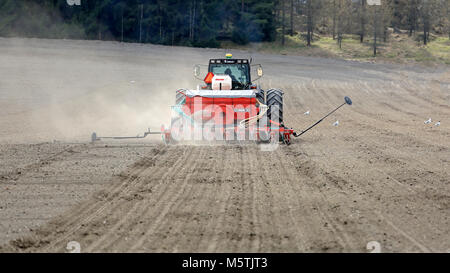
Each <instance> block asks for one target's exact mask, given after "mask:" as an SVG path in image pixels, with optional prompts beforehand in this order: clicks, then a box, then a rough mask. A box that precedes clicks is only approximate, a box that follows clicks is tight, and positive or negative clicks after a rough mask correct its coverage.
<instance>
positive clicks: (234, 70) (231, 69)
mask: <svg viewBox="0 0 450 273" xmlns="http://www.w3.org/2000/svg"><path fill="white" fill-rule="evenodd" d="M209 69H210V72H212V73H213V74H214V75H228V76H230V77H231V80H232V82H233V85H234V84H236V83H238V84H239V85H241V86H246V85H248V84H249V83H250V75H249V66H248V64H210V67H209Z"/></svg>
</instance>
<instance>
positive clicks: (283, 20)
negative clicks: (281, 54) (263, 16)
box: [281, 0, 286, 46]
mask: <svg viewBox="0 0 450 273" xmlns="http://www.w3.org/2000/svg"><path fill="white" fill-rule="evenodd" d="M284 2H285V0H281V14H282V15H281V16H282V19H281V21H282V22H281V25H282V26H281V45H283V46H284V44H285V37H284V35H285V33H286V12H285V7H284Z"/></svg>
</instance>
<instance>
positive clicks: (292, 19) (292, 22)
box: [290, 0, 294, 36]
mask: <svg viewBox="0 0 450 273" xmlns="http://www.w3.org/2000/svg"><path fill="white" fill-rule="evenodd" d="M290 19H291V30H290V35H291V36H294V0H291V18H290Z"/></svg>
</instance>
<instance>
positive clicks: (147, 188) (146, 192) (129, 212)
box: [87, 149, 187, 251]
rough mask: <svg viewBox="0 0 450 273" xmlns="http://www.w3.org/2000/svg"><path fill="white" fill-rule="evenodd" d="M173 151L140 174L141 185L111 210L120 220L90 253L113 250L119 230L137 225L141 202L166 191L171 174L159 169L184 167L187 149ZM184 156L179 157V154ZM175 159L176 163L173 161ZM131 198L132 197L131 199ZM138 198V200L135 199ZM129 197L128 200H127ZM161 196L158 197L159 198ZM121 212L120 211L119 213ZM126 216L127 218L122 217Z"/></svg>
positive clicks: (130, 188) (127, 193)
mask: <svg viewBox="0 0 450 273" xmlns="http://www.w3.org/2000/svg"><path fill="white" fill-rule="evenodd" d="M170 151H171V150H169V153H167V156H166V157H164V158H158V164H157V166H148V167H149V168H147V169H146V170H145V171H144V172H142V173H140V174H139V181H140V183H139V184H134V185H131V186H130V187H128V191H127V192H126V193H125V194H122V196H124V197H125V198H123V199H124V200H123V201H122V202H119V203H118V204H117V205H116V206H115V208H114V209H113V210H111V215H110V217H115V218H117V219H119V220H118V221H117V222H116V223H115V224H114V226H113V227H111V228H108V231H107V232H106V233H104V234H103V235H101V236H100V237H99V238H97V239H96V240H95V241H94V242H92V243H91V244H90V245H89V247H88V249H87V250H88V251H97V248H99V247H102V248H103V250H104V251H108V249H113V247H112V246H113V245H116V244H117V242H118V241H119V240H120V239H121V237H120V236H119V238H116V239H111V237H115V236H117V234H119V233H121V232H119V230H127V231H130V230H132V227H133V226H134V225H135V224H137V223H136V218H138V216H139V214H138V213H137V211H139V209H140V208H142V206H143V205H144V204H142V203H143V202H141V201H142V200H144V199H145V198H150V197H151V196H150V195H151V194H152V193H154V192H157V190H159V188H160V187H163V188H164V189H166V188H167V187H166V184H164V182H165V181H164V180H165V178H166V176H167V175H169V174H170V173H169V172H167V169H165V168H158V167H159V166H167V165H171V166H172V167H173V168H177V167H179V166H180V165H182V164H183V163H184V162H183V160H184V159H185V158H184V157H183V156H184V155H185V154H186V151H187V149H178V150H172V151H173V152H174V153H175V154H171V153H170ZM177 153H178V154H182V156H178V154H177ZM174 159H175V162H173V160H174ZM155 168H157V170H156V172H153V169H155ZM148 180H150V181H159V183H158V184H157V185H156V186H155V185H153V184H151V183H149V181H148ZM129 196H132V197H131V199H130V197H129ZM133 196H134V197H137V198H133ZM127 197H128V198H127ZM159 197H160V196H158V198H159ZM152 200H153V199H152ZM119 210H120V211H119ZM122 215H125V216H122ZM106 240H108V241H109V242H108V243H106V245H104V246H103V245H102V244H103V243H104V241H106Z"/></svg>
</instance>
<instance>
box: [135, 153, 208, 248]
mask: <svg viewBox="0 0 450 273" xmlns="http://www.w3.org/2000/svg"><path fill="white" fill-rule="evenodd" d="M196 150H199V151H198V152H196V153H197V155H198V157H196V158H188V160H192V161H194V164H192V165H189V167H188V168H185V170H186V171H185V172H182V173H180V176H184V179H183V180H182V181H179V179H176V180H175V181H174V183H173V184H174V188H175V189H176V188H177V187H178V183H180V182H182V183H183V184H182V187H181V189H179V190H178V192H176V193H175V194H173V196H172V197H171V199H170V201H169V202H167V206H166V207H165V208H166V209H163V212H162V213H161V214H159V215H158V212H157V211H158V210H154V209H148V210H147V211H146V212H144V214H143V217H144V218H145V219H152V218H157V219H158V222H154V223H153V222H152V223H151V224H150V228H147V227H146V228H144V229H143V230H142V236H141V238H140V239H139V240H138V241H137V242H136V243H134V244H132V245H130V247H129V248H127V249H131V251H149V250H152V251H157V252H174V251H176V245H177V244H178V243H180V241H182V240H183V239H184V238H185V237H188V236H182V234H183V233H182V232H183V231H184V228H185V227H184V225H185V224H189V217H183V216H184V215H183V212H181V211H184V210H188V208H190V209H189V210H188V214H191V213H192V214H193V213H194V212H195V209H196V207H197V205H198V203H199V202H196V201H191V200H189V199H194V200H199V199H200V200H201V198H202V197H204V193H205V188H204V187H201V188H200V189H199V188H198V187H197V186H198V183H197V181H196V178H195V177H196V176H198V175H200V174H202V171H204V170H205V169H206V170H208V169H209V168H210V167H211V166H212V162H210V161H207V162H206V163H205V165H203V166H199V162H202V161H201V160H200V159H202V158H204V157H205V156H206V155H207V154H208V147H201V146H200V147H196ZM197 190H198V191H197ZM193 211H194V212H193ZM155 212H156V215H154V213H155ZM186 221H187V223H186ZM187 235H189V234H187ZM171 236H173V237H171ZM171 239H173V240H174V241H175V242H170V240H171ZM168 240H169V242H168ZM174 243H175V244H174Z"/></svg>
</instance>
